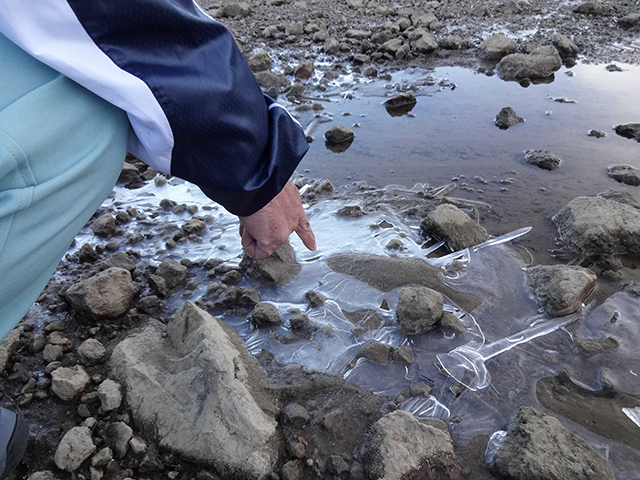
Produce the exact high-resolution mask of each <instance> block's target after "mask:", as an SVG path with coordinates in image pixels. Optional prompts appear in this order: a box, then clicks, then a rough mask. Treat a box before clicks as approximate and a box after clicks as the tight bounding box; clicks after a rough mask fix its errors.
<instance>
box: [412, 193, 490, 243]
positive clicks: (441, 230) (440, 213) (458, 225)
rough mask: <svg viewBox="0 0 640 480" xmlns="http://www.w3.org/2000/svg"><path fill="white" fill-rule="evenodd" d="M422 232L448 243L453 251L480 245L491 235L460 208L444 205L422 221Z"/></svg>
mask: <svg viewBox="0 0 640 480" xmlns="http://www.w3.org/2000/svg"><path fill="white" fill-rule="evenodd" d="M421 226H422V231H423V233H427V234H429V235H434V236H436V237H438V238H439V239H440V240H444V241H445V242H447V244H448V245H449V247H451V248H452V249H453V250H461V249H463V248H467V247H472V246H473V245H479V244H481V243H482V242H485V241H487V240H489V234H488V233H487V231H486V230H485V229H484V227H481V226H480V225H478V224H477V223H476V222H475V221H474V220H473V219H472V218H471V217H470V216H469V215H467V214H466V213H464V212H463V211H462V210H460V209H459V208H458V207H456V206H454V205H451V204H448V203H443V204H442V205H439V206H438V207H437V208H436V209H435V210H434V211H432V212H431V213H429V215H427V218H425V219H424V220H423V221H422V225H421Z"/></svg>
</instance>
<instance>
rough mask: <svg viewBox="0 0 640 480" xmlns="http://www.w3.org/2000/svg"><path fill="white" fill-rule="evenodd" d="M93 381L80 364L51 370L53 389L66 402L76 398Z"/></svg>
mask: <svg viewBox="0 0 640 480" xmlns="http://www.w3.org/2000/svg"><path fill="white" fill-rule="evenodd" d="M89 383H91V377H89V375H88V374H87V372H85V370H84V368H82V367H81V366H79V365H76V366H75V367H71V368H66V367H60V368H57V369H56V370H54V371H53V372H51V390H53V393H55V394H56V396H57V397H58V398H60V399H61V400H64V401H65V402H70V401H72V400H75V399H76V398H78V397H79V396H80V394H81V393H82V392H84V390H85V388H87V386H88V385H89Z"/></svg>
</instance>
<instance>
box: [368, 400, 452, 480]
mask: <svg viewBox="0 0 640 480" xmlns="http://www.w3.org/2000/svg"><path fill="white" fill-rule="evenodd" d="M363 457H364V458H363V460H364V467H365V470H366V472H367V475H368V476H369V478H370V479H371V480H404V479H408V478H456V477H455V476H454V475H455V472H456V467H455V456H454V452H453V444H452V440H451V436H450V434H449V432H448V431H447V427H446V424H444V423H443V422H441V421H431V422H429V423H427V422H426V421H421V420H419V419H417V418H416V417H415V416H414V415H413V414H412V413H410V412H406V411H404V410H397V411H395V412H393V413H389V414H387V415H385V416H384V417H382V418H381V419H380V420H378V421H377V422H376V423H375V424H374V425H373V427H372V431H371V434H370V436H369V438H368V440H367V443H366V445H365V454H364V456H363ZM438 475H440V476H438Z"/></svg>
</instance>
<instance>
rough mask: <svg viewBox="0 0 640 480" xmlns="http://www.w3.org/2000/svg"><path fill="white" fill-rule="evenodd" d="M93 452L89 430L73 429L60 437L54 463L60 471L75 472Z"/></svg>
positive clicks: (94, 449) (85, 428) (83, 428)
mask: <svg viewBox="0 0 640 480" xmlns="http://www.w3.org/2000/svg"><path fill="white" fill-rule="evenodd" d="M95 451H96V446H95V445H94V444H93V439H92V438H91V430H89V429H88V428H87V427H74V428H72V429H71V430H69V431H68V432H67V433H65V434H64V437H62V440H61V441H60V443H59V444H58V448H57V449H56V453H55V456H54V461H55V462H56V466H57V467H58V468H59V469H60V470H65V471H67V472H75V471H76V470H77V469H78V468H79V467H80V465H82V462H84V461H85V460H86V459H87V458H89V457H90V456H91V455H93V453H94V452H95Z"/></svg>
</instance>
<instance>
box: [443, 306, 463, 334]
mask: <svg viewBox="0 0 640 480" xmlns="http://www.w3.org/2000/svg"><path fill="white" fill-rule="evenodd" d="M438 328H440V329H442V330H446V331H449V332H453V333H454V334H456V335H462V334H464V333H466V332H467V327H465V326H464V324H463V323H462V322H461V321H460V319H459V318H458V317H457V315H454V314H453V313H451V312H443V313H442V317H440V320H438Z"/></svg>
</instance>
